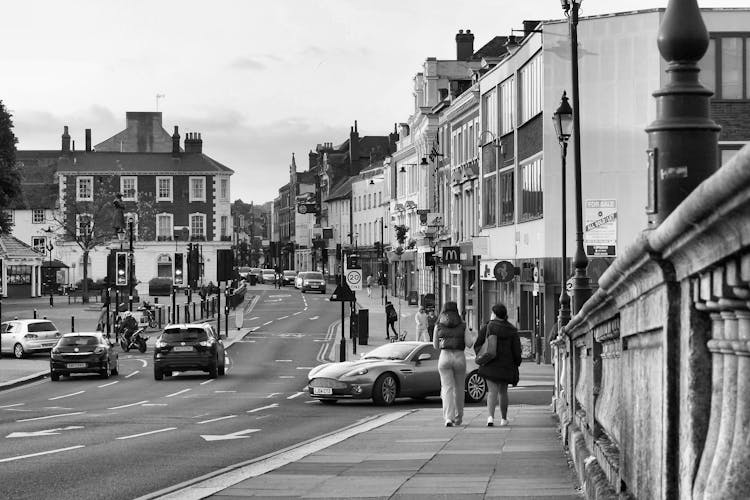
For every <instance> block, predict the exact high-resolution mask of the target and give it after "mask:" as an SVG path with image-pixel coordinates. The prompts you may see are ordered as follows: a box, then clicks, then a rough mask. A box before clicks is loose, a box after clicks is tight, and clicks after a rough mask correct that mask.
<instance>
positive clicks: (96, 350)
mask: <svg viewBox="0 0 750 500" xmlns="http://www.w3.org/2000/svg"><path fill="white" fill-rule="evenodd" d="M103 353H104V348H103V347H97V348H96V349H94V354H103Z"/></svg>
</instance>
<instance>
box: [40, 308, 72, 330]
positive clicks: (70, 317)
mask: <svg viewBox="0 0 750 500" xmlns="http://www.w3.org/2000/svg"><path fill="white" fill-rule="evenodd" d="M34 312H36V310H34ZM34 317H36V316H34ZM70 331H71V333H74V332H75V331H76V317H75V316H71V317H70Z"/></svg>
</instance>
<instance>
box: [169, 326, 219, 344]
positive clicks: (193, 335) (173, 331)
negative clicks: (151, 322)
mask: <svg viewBox="0 0 750 500" xmlns="http://www.w3.org/2000/svg"><path fill="white" fill-rule="evenodd" d="M161 340H162V341H163V342H181V341H199V342H200V341H204V340H208V335H207V334H206V330H204V329H203V328H167V329H166V330H164V334H163V335H162V336H161Z"/></svg>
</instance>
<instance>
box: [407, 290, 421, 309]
mask: <svg viewBox="0 0 750 500" xmlns="http://www.w3.org/2000/svg"><path fill="white" fill-rule="evenodd" d="M408 300H409V305H410V306H416V305H418V304H419V294H417V291H416V290H412V291H411V292H409V295H408Z"/></svg>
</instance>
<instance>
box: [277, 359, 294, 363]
mask: <svg viewBox="0 0 750 500" xmlns="http://www.w3.org/2000/svg"><path fill="white" fill-rule="evenodd" d="M275 361H276V362H277V363H291V362H292V360H291V359H277V360H275Z"/></svg>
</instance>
